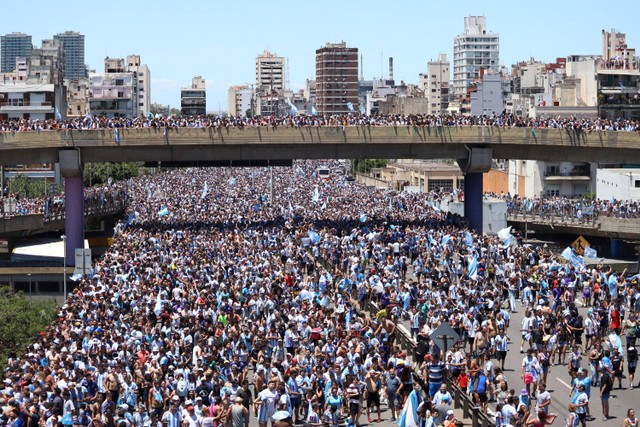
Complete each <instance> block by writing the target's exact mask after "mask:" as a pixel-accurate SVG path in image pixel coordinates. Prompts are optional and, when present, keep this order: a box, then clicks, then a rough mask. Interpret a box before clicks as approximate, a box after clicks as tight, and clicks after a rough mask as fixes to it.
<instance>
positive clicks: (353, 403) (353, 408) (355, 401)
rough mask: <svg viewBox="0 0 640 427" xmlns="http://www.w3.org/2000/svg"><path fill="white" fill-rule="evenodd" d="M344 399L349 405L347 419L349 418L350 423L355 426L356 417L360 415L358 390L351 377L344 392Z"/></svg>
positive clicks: (355, 382)
mask: <svg viewBox="0 0 640 427" xmlns="http://www.w3.org/2000/svg"><path fill="white" fill-rule="evenodd" d="M345 394H346V397H347V399H348V404H349V417H351V423H352V424H353V425H355V426H357V425H358V416H359V415H360V397H361V396H360V389H359V388H358V382H357V381H356V378H355V377H353V378H352V379H351V382H350V383H349V386H347V389H346V390H345Z"/></svg>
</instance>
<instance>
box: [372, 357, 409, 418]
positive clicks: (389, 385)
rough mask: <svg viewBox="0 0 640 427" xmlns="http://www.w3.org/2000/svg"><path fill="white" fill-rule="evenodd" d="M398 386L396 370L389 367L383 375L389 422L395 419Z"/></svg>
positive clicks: (399, 382)
mask: <svg viewBox="0 0 640 427" xmlns="http://www.w3.org/2000/svg"><path fill="white" fill-rule="evenodd" d="M400 384H401V381H400V378H399V377H398V375H397V373H396V369H395V367H393V366H391V367H390V368H389V370H388V371H387V372H386V373H385V381H384V389H385V391H386V393H387V405H388V406H389V410H390V411H391V420H390V421H395V420H396V419H397V412H396V403H397V401H398V388H399V387H400ZM367 416H368V415H367Z"/></svg>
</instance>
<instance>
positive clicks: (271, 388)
mask: <svg viewBox="0 0 640 427" xmlns="http://www.w3.org/2000/svg"><path fill="white" fill-rule="evenodd" d="M275 390H276V383H275V382H274V381H269V383H268V385H267V388H265V389H264V390H262V391H260V392H259V394H258V398H257V399H255V401H254V402H253V408H254V409H253V410H254V415H255V416H256V417H258V424H260V427H266V426H267V423H268V422H269V420H271V422H272V423H273V420H272V418H271V417H273V414H274V413H275V412H276V398H277V396H276V393H275Z"/></svg>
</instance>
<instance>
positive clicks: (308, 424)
mask: <svg viewBox="0 0 640 427" xmlns="http://www.w3.org/2000/svg"><path fill="white" fill-rule="evenodd" d="M309 406H310V408H309V412H308V413H307V419H306V420H305V422H304V425H305V427H320V426H321V425H322V422H321V420H320V416H319V415H318V410H319V409H320V402H313V403H312V404H311V405H309Z"/></svg>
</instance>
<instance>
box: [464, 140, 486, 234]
mask: <svg viewBox="0 0 640 427" xmlns="http://www.w3.org/2000/svg"><path fill="white" fill-rule="evenodd" d="M467 150H469V156H468V157H467V158H466V159H458V165H459V166H460V169H461V170H462V171H463V172H464V216H465V218H466V219H467V220H468V221H469V226H470V227H471V229H473V230H475V231H476V232H477V233H482V228H483V226H482V224H483V215H482V210H483V208H484V207H483V204H482V200H483V197H482V184H483V179H482V174H483V173H485V172H488V171H489V170H490V169H491V160H492V156H493V150H492V149H491V148H485V147H467Z"/></svg>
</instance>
